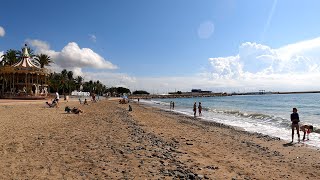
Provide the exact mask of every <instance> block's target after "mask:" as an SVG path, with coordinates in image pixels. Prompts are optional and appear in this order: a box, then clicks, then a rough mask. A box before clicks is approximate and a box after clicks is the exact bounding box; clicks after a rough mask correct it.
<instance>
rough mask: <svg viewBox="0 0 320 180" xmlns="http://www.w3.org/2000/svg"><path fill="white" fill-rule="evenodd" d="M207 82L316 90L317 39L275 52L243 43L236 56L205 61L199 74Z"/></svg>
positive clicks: (319, 51) (319, 60)
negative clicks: (204, 65)
mask: <svg viewBox="0 0 320 180" xmlns="http://www.w3.org/2000/svg"><path fill="white" fill-rule="evenodd" d="M203 75H205V77H207V78H208V79H209V81H216V82H217V83H218V82H219V81H221V80H222V81H226V83H223V82H220V83H222V84H224V86H225V87H234V88H242V89H244V88H249V89H255V90H257V89H260V88H267V89H270V90H274V89H282V90H283V89H287V90H313V89H319V88H320V86H318V85H317V81H316V79H318V78H320V38H315V39H311V40H306V41H301V42H297V43H294V44H289V45H286V46H283V47H281V48H278V49H273V48H271V47H269V46H266V45H262V44H257V43H252V42H246V43H243V44H241V45H240V47H239V54H237V55H234V56H228V57H216V58H209V67H208V69H207V70H206V71H205V72H204V73H203Z"/></svg>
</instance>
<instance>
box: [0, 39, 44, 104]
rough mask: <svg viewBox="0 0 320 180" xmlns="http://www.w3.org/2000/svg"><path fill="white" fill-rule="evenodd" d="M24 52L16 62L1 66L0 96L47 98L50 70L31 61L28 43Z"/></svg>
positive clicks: (6, 97) (7, 97)
mask: <svg viewBox="0 0 320 180" xmlns="http://www.w3.org/2000/svg"><path fill="white" fill-rule="evenodd" d="M22 53H23V55H22V58H21V59H20V61H18V62H17V63H16V64H13V65H12V66H2V67H0V90H1V91H0V98H4V99H45V98H46V97H47V95H48V84H47V82H48V77H49V70H48V69H46V68H40V67H39V66H37V65H35V64H34V63H33V62H32V61H31V58H30V55H29V52H28V48H27V45H25V47H24V48H23V50H22Z"/></svg>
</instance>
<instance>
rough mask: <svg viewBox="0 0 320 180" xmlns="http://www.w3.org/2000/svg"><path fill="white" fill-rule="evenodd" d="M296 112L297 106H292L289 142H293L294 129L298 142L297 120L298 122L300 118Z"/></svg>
mask: <svg viewBox="0 0 320 180" xmlns="http://www.w3.org/2000/svg"><path fill="white" fill-rule="evenodd" d="M297 112H298V110H297V108H293V109H292V114H291V116H290V119H291V123H292V124H291V129H292V141H291V143H292V142H293V137H294V129H297V134H298V142H300V134H299V122H300V119H299V114H298V113H297Z"/></svg>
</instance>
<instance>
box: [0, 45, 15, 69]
mask: <svg viewBox="0 0 320 180" xmlns="http://www.w3.org/2000/svg"><path fill="white" fill-rule="evenodd" d="M17 55H18V52H17V51H16V50H13V49H10V50H8V51H7V52H6V53H5V54H3V55H2V61H1V62H2V63H1V65H3V66H5V65H9V66H11V65H13V64H15V63H17V62H18V58H17Z"/></svg>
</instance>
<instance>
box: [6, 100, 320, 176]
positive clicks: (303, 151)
mask: <svg viewBox="0 0 320 180" xmlns="http://www.w3.org/2000/svg"><path fill="white" fill-rule="evenodd" d="M89 104H90V105H89V106H86V105H80V104H79V103H78V102H77V101H69V102H66V101H61V102H60V105H59V108H44V107H43V106H42V105H40V104H30V105H28V104H12V105H10V106H0V114H2V116H1V117H0V121H1V122H0V124H1V126H0V178H1V179H12V178H13V179H22V178H27V179H188V178H189V179H286V178H288V179H308V178H309V179H311V178H317V177H320V163H318V158H319V157H320V156H319V155H320V151H318V150H314V149H310V148H309V147H307V146H305V145H304V144H292V145H289V144H288V143H285V142H283V141H281V140H277V139H274V138H272V137H268V136H262V135H259V134H251V133H248V132H245V131H241V130H238V129H235V128H233V127H231V126H228V125H223V124H220V123H212V122H210V123H209V124H207V123H208V122H203V121H202V120H199V119H198V120H194V118H193V117H188V116H186V115H183V114H178V113H176V112H170V111H165V110H161V109H159V108H155V107H150V106H146V105H141V104H138V103H132V102H130V103H129V104H130V105H131V106H132V109H133V111H131V112H130V111H128V105H129V104H119V102H118V101H117V100H101V101H98V102H97V103H93V102H89ZM66 105H68V106H70V107H73V106H76V107H80V108H81V109H82V110H84V113H83V114H81V115H75V114H67V113H64V107H65V106H66ZM270 174H272V176H270Z"/></svg>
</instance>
